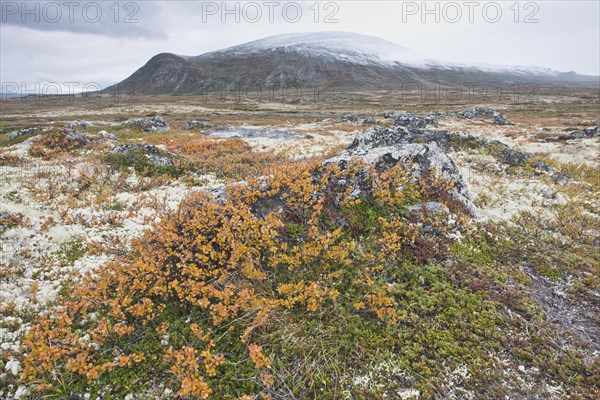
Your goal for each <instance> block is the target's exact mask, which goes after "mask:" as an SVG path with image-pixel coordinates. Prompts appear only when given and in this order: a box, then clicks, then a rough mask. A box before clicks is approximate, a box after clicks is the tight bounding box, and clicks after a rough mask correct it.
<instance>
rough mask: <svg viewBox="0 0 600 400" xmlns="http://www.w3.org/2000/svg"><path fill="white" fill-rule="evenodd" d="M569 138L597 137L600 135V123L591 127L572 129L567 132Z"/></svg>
mask: <svg viewBox="0 0 600 400" xmlns="http://www.w3.org/2000/svg"><path fill="white" fill-rule="evenodd" d="M565 136H567V138H568V139H584V138H596V137H600V125H596V126H593V127H591V128H585V129H582V130H579V131H572V132H569V133H567V134H566V135H565Z"/></svg>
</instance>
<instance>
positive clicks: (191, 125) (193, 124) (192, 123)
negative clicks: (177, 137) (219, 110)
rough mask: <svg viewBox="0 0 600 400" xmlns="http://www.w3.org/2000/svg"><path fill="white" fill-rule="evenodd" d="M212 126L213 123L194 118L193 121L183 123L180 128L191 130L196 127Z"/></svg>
mask: <svg viewBox="0 0 600 400" xmlns="http://www.w3.org/2000/svg"><path fill="white" fill-rule="evenodd" d="M210 126H212V125H211V124H209V123H208V122H206V121H202V120H193V121H188V122H186V123H185V125H183V126H182V127H181V128H179V130H180V131H190V130H193V129H196V128H207V127H210Z"/></svg>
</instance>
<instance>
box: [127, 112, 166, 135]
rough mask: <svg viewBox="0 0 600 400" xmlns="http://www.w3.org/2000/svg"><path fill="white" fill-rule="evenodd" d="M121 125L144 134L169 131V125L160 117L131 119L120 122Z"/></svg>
mask: <svg viewBox="0 0 600 400" xmlns="http://www.w3.org/2000/svg"><path fill="white" fill-rule="evenodd" d="M121 125H125V126H131V127H136V128H139V129H142V130H144V131H146V132H165V131H168V130H169V124H168V123H167V121H165V120H164V119H163V118H162V117H160V116H156V117H152V118H132V119H128V120H127V121H125V122H122V123H121Z"/></svg>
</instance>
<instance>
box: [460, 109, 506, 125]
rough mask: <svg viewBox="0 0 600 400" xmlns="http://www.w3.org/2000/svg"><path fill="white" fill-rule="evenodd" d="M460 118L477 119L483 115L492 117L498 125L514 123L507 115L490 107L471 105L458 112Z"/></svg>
mask: <svg viewBox="0 0 600 400" xmlns="http://www.w3.org/2000/svg"><path fill="white" fill-rule="evenodd" d="M456 116H457V117H458V118H465V119H477V118H481V117H492V118H493V120H494V124H496V125H512V124H511V123H510V122H508V120H507V119H506V115H504V114H501V113H499V112H498V111H496V110H494V109H493V108H489V107H469V108H466V109H464V110H462V111H460V112H459V113H457V114H456Z"/></svg>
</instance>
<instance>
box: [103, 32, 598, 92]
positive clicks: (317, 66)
mask: <svg viewBox="0 0 600 400" xmlns="http://www.w3.org/2000/svg"><path fill="white" fill-rule="evenodd" d="M432 82H435V83H441V84H451V83H452V84H460V83H473V82H477V83H481V84H484V83H490V82H494V83H516V82H522V83H531V82H544V83H545V84H596V85H597V84H598V77H589V76H583V75H578V74H575V73H574V72H566V73H565V72H559V71H555V70H552V69H549V68H543V67H523V66H493V65H465V64H458V63H451V62H444V61H440V60H435V59H432V58H428V57H426V56H424V55H421V54H419V53H417V52H414V51H412V50H410V49H408V48H405V47H402V46H400V45H397V44H395V43H392V42H389V41H387V40H384V39H381V38H378V37H374V36H367V35H360V34H356V33H350V32H315V33H297V34H283V35H276V36H270V37H266V38H263V39H260V40H255V41H252V42H248V43H244V44H240V45H237V46H233V47H229V48H226V49H222V50H217V51H212V52H209V53H205V54H202V55H200V56H181V55H175V54H170V53H163V54H159V55H157V56H155V57H153V58H152V59H150V61H148V63H146V65H144V66H143V67H142V68H140V69H139V70H138V71H136V72H135V73H134V74H133V75H131V76H130V77H129V78H127V79H126V80H125V81H123V82H121V84H120V85H130V86H133V87H135V90H136V92H137V93H148V94H199V93H206V92H208V91H210V90H214V87H215V85H217V86H219V87H226V86H238V87H253V88H264V89H267V88H273V87H274V88H277V87H298V86H302V87H315V86H323V85H336V86H339V87H344V88H347V89H350V90H351V89H366V88H376V89H393V88H398V87H400V86H402V85H404V84H415V83H420V84H426V83H432ZM109 89H110V88H109Z"/></svg>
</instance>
